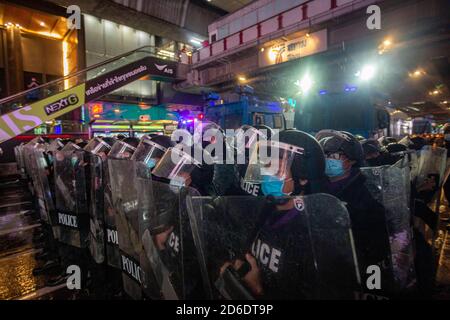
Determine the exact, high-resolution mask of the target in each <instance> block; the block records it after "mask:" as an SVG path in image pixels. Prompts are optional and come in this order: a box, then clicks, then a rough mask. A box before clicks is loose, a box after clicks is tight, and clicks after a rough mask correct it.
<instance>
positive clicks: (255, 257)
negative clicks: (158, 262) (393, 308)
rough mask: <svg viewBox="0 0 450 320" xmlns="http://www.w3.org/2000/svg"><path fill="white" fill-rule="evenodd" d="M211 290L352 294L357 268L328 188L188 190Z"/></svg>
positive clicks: (279, 295) (253, 294)
mask: <svg viewBox="0 0 450 320" xmlns="http://www.w3.org/2000/svg"><path fill="white" fill-rule="evenodd" d="M188 212H189V218H190V223H191V228H192V233H193V236H194V242H195V245H196V248H197V257H198V260H199V261H200V262H201V266H200V268H201V270H202V273H203V279H204V280H205V281H206V283H205V287H206V289H207V290H210V291H209V293H210V298H212V299H219V298H226V299H233V300H234V299H238V300H241V299H248V300H251V299H294V300H299V299H354V298H355V295H356V294H357V293H358V292H360V283H359V282H360V281H359V271H358V267H357V265H358V264H357V259H356V254H355V249H354V246H353V237H352V232H351V227H350V220H349V215H348V212H347V210H346V208H345V207H344V205H343V204H342V203H341V202H340V201H339V200H338V199H337V198H335V197H333V196H331V195H327V194H314V195H309V196H303V197H300V196H299V197H285V198H278V199H268V198H264V197H250V196H241V197H236V196H234V197H217V198H211V197H190V198H189V199H188Z"/></svg>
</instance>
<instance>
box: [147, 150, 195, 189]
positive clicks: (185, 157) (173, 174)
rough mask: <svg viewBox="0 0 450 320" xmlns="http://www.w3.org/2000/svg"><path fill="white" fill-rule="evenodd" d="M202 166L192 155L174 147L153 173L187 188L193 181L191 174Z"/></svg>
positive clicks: (168, 151)
mask: <svg viewBox="0 0 450 320" xmlns="http://www.w3.org/2000/svg"><path fill="white" fill-rule="evenodd" d="M200 165H201V164H200V162H198V161H197V160H195V159H194V158H193V157H192V156H191V155H189V154H187V153H186V152H184V151H183V150H181V149H180V148H177V147H174V148H169V150H167V152H166V153H165V154H164V156H163V157H162V159H161V160H160V161H159V162H158V164H157V165H156V167H155V168H154V169H153V172H152V173H153V174H154V175H155V176H157V177H160V178H165V179H169V180H170V182H171V184H173V185H176V186H185V185H187V183H186V182H187V181H188V180H190V179H191V172H192V171H193V170H194V169H195V168H196V167H197V168H199V167H200Z"/></svg>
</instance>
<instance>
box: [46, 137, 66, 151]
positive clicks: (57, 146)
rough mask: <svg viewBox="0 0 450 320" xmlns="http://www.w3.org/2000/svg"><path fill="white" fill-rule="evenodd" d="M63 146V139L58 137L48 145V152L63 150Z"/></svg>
mask: <svg viewBox="0 0 450 320" xmlns="http://www.w3.org/2000/svg"><path fill="white" fill-rule="evenodd" d="M62 148H64V143H63V142H62V141H61V139H59V138H57V139H55V140H53V141H52V142H51V143H50V144H49V145H48V147H47V152H56V151H58V150H61V149H62Z"/></svg>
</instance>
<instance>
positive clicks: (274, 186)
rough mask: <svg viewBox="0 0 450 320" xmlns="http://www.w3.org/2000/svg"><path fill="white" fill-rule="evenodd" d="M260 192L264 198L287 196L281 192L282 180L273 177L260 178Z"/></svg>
mask: <svg viewBox="0 0 450 320" xmlns="http://www.w3.org/2000/svg"><path fill="white" fill-rule="evenodd" d="M262 177H263V180H262V183H261V190H262V193H263V194H264V195H265V196H274V197H282V196H288V194H286V193H284V192H283V187H284V180H283V179H281V178H279V177H275V176H267V175H264V176H262Z"/></svg>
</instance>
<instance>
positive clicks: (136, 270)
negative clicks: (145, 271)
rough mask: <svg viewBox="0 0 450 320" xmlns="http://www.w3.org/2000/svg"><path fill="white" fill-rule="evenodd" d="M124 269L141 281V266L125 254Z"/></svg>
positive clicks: (123, 259)
mask: <svg viewBox="0 0 450 320" xmlns="http://www.w3.org/2000/svg"><path fill="white" fill-rule="evenodd" d="M122 270H123V271H124V272H126V273H128V274H129V275H130V276H131V277H132V278H133V279H135V280H137V281H138V282H139V283H141V268H140V267H139V266H138V265H137V264H136V263H134V261H132V260H131V259H128V258H127V257H125V256H124V255H122Z"/></svg>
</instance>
